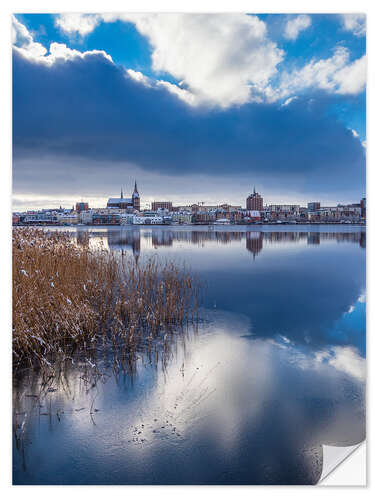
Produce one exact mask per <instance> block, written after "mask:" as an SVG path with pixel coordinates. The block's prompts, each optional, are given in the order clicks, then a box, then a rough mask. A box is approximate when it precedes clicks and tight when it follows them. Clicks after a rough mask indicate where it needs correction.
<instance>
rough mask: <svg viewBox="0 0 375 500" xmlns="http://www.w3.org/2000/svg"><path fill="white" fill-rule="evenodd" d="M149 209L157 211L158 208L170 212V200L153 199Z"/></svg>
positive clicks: (171, 208)
mask: <svg viewBox="0 0 375 500" xmlns="http://www.w3.org/2000/svg"><path fill="white" fill-rule="evenodd" d="M151 209H152V210H154V211H155V212H157V211H158V210H168V212H172V210H173V207H172V202H171V201H153V202H152V203H151Z"/></svg>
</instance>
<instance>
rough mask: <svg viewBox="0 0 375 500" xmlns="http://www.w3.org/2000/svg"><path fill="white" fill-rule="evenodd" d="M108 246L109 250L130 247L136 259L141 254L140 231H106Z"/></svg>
mask: <svg viewBox="0 0 375 500" xmlns="http://www.w3.org/2000/svg"><path fill="white" fill-rule="evenodd" d="M107 239H108V247H109V248H110V249H111V250H126V249H127V248H129V249H131V250H132V252H133V255H134V258H135V260H136V261H138V258H139V256H140V254H141V233H140V230H139V229H132V230H130V231H127V230H124V231H121V230H120V231H111V230H109V231H108V232H107Z"/></svg>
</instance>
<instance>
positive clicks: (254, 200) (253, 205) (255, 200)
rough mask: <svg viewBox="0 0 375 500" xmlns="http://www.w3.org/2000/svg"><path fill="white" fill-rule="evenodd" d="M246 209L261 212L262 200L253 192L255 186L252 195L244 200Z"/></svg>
mask: <svg viewBox="0 0 375 500" xmlns="http://www.w3.org/2000/svg"><path fill="white" fill-rule="evenodd" d="M246 209H247V210H259V211H260V210H263V198H262V197H261V196H260V194H259V193H257V192H256V191H255V186H254V191H253V193H252V194H250V195H249V196H248V197H247V198H246Z"/></svg>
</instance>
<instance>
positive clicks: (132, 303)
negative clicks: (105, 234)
mask: <svg viewBox="0 0 375 500" xmlns="http://www.w3.org/2000/svg"><path fill="white" fill-rule="evenodd" d="M197 294H198V287H197V285H196V283H195V282H194V280H193V278H192V276H191V275H190V274H189V272H187V271H186V269H181V268H179V267H177V266H176V265H175V264H174V263H173V262H171V261H164V262H163V261H161V260H160V259H157V258H150V259H146V260H145V261H144V262H143V263H142V264H141V265H137V263H136V262H135V261H134V260H133V259H131V258H130V257H127V256H126V255H125V256H124V255H121V256H120V255H118V254H116V253H115V252H111V251H108V250H106V249H104V248H103V247H100V248H99V249H92V248H90V245H89V244H88V243H87V242H86V241H85V242H84V244H82V242H79V241H78V244H77V243H76V242H75V241H74V240H73V239H72V237H71V236H70V235H69V234H68V233H61V232H46V231H43V230H39V229H35V228H14V230H13V360H14V367H15V368H17V367H21V366H25V365H29V366H39V367H48V366H50V365H51V363H54V362H55V361H56V360H57V359H59V360H69V359H72V355H73V353H74V352H79V353H81V354H82V353H83V357H84V358H85V359H93V358H95V356H96V354H97V350H98V349H99V346H103V345H107V346H108V345H110V346H111V348H112V349H113V350H115V351H118V354H119V357H118V358H117V359H118V360H119V359H120V360H121V359H122V362H123V363H125V361H127V362H128V363H130V364H134V359H135V356H136V353H137V352H138V351H139V350H140V349H146V350H147V351H148V352H149V353H151V352H152V350H153V349H154V348H153V346H155V342H156V341H157V339H158V338H159V337H163V338H164V349H166V347H165V344H166V340H168V339H170V338H171V337H172V336H173V334H174V332H176V331H177V327H181V326H182V325H183V324H184V323H186V322H188V321H189V319H190V318H192V317H194V311H195V309H196V306H197ZM156 359H157V358H156Z"/></svg>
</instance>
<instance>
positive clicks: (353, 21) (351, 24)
mask: <svg viewBox="0 0 375 500" xmlns="http://www.w3.org/2000/svg"><path fill="white" fill-rule="evenodd" d="M340 16H341V22H342V25H343V28H344V30H346V31H351V32H352V33H353V34H354V35H355V36H364V35H366V14H340Z"/></svg>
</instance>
